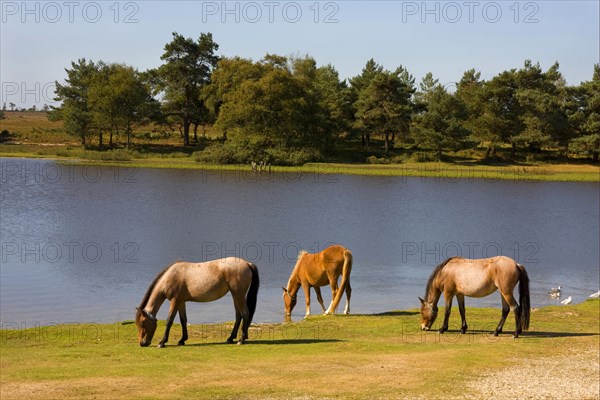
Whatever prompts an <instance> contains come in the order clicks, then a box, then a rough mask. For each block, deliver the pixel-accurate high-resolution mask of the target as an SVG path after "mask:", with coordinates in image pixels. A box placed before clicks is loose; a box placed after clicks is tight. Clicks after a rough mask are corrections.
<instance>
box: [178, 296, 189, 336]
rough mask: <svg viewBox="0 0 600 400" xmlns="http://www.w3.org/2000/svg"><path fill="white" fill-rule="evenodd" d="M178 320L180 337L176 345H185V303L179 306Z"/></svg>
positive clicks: (186, 334) (186, 333) (186, 332)
mask: <svg viewBox="0 0 600 400" xmlns="http://www.w3.org/2000/svg"><path fill="white" fill-rule="evenodd" d="M179 321H180V322H181V333H182V335H181V339H180V340H179V342H177V346H183V345H185V341H186V340H188V331H187V313H186V311H185V303H183V304H182V305H181V306H180V307H179Z"/></svg>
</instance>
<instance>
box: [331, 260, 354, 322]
mask: <svg viewBox="0 0 600 400" xmlns="http://www.w3.org/2000/svg"><path fill="white" fill-rule="evenodd" d="M351 271H352V253H351V252H350V250H344V265H343V266H342V280H341V281H340V287H339V288H338V291H337V293H336V294H335V299H333V300H332V302H331V306H330V307H329V310H327V312H326V314H333V313H335V310H336V309H337V307H338V305H339V304H340V300H341V299H342V296H343V294H344V292H345V291H346V289H347V287H348V281H349V280H350V272H351Z"/></svg>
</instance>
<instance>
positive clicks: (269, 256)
mask: <svg viewBox="0 0 600 400" xmlns="http://www.w3.org/2000/svg"><path fill="white" fill-rule="evenodd" d="M1 168H2V181H1V183H2V190H1V222H2V223H1V226H0V229H1V241H2V248H1V250H2V254H1V261H2V264H1V280H0V297H1V298H0V300H1V301H0V309H1V321H2V323H13V322H18V323H19V324H22V323H25V324H27V325H28V326H31V325H33V324H36V323H52V322H73V321H77V322H112V321H120V320H129V319H132V318H133V314H134V308H135V306H136V305H137V304H138V303H139V301H140V300H141V298H142V296H143V294H144V292H145V290H146V288H147V286H148V285H149V283H150V282H151V281H152V279H153V278H154V276H155V275H156V273H157V272H158V271H160V270H161V269H162V268H163V267H164V266H165V265H168V264H169V263H171V262H173V261H175V260H196V261H204V260H209V259H213V258H218V257H223V256H236V257H242V258H246V259H248V260H250V261H253V262H255V263H256V264H257V265H258V266H259V270H260V274H261V290H260V292H259V306H258V309H257V312H256V317H255V320H256V321H258V322H279V321H282V320H283V303H282V300H281V295H282V291H281V286H284V285H285V284H286V282H287V279H288V277H289V274H290V272H291V270H292V268H293V266H294V263H295V260H296V257H297V254H298V252H299V251H300V250H301V249H305V250H308V251H310V252H315V251H319V250H322V249H323V248H324V247H326V246H327V245H329V244H332V243H340V244H343V245H344V246H346V247H348V248H349V249H351V250H352V252H353V254H354V267H353V270H352V276H351V281H352V287H353V293H352V302H351V305H352V307H351V310H352V312H353V313H357V314H364V313H382V312H386V311H390V310H397V309H407V308H416V307H417V306H418V304H419V303H418V300H417V296H422V295H423V292H424V290H425V289H424V288H425V283H426V281H427V278H428V277H429V274H430V273H431V271H432V270H433V268H434V267H435V265H437V264H438V263H440V262H441V261H443V260H444V259H445V258H447V257H449V256H453V255H462V256H464V257H475V258H479V257H486V256H494V255H498V254H504V255H507V256H510V257H513V258H515V259H516V260H517V261H518V262H520V263H522V264H525V266H526V268H527V270H528V272H529V276H530V278H531V285H532V286H531V288H532V304H533V306H534V307H539V306H543V305H547V304H557V303H558V301H559V300H556V299H551V298H549V297H548V296H547V293H546V292H547V290H548V289H549V288H550V287H555V286H558V285H561V286H562V287H563V295H564V297H568V296H572V297H573V299H574V302H581V301H583V300H584V299H585V298H587V296H588V295H589V294H590V293H593V292H595V291H596V290H598V287H597V286H598V279H599V261H598V260H599V258H600V257H599V250H598V243H599V238H600V233H599V222H598V221H599V215H598V214H599V212H598V206H599V190H598V184H597V183H589V184H588V183H548V182H525V181H495V182H489V181H485V180H479V181H475V180H469V179H451V178H440V179H436V178H429V179H424V178H401V177H359V176H342V175H314V174H288V175H284V174H273V175H261V176H256V175H253V174H251V173H250V171H248V170H246V169H240V170H238V171H178V170H148V169H146V170H142V169H124V168H111V167H91V166H72V165H71V166H61V165H58V164H56V163H53V162H49V161H39V160H22V159H2V160H1ZM248 169H249V168H248ZM323 296H324V298H325V302H328V301H329V300H330V297H331V293H330V291H329V289H324V290H323ZM315 300H316V299H315ZM303 302H304V298H303V295H302V294H301V295H300V296H299V300H298V306H297V307H296V308H295V309H294V313H293V318H294V319H298V318H302V316H303V314H304V305H303ZM467 305H471V306H473V305H475V306H492V307H500V297H499V294H493V295H492V296H489V297H487V298H484V299H469V298H468V299H467ZM315 306H316V307H315ZM166 309H167V307H163V309H162V310H161V312H160V313H159V317H161V318H163V317H164V316H166ZM319 309H320V307H319V305H318V303H316V301H315V302H313V307H312V312H313V314H315V313H318V312H319ZM188 318H189V319H190V322H192V323H201V322H222V321H230V320H233V319H234V315H233V305H232V301H231V297H230V296H229V295H228V296H226V298H224V299H222V300H219V301H217V302H214V303H209V304H197V305H194V304H190V305H189V306H188Z"/></svg>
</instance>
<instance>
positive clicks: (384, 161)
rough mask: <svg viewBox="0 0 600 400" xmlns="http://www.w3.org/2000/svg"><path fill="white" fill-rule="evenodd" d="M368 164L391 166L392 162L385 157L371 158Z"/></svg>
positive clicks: (368, 159)
mask: <svg viewBox="0 0 600 400" xmlns="http://www.w3.org/2000/svg"><path fill="white" fill-rule="evenodd" d="M366 162H367V164H389V163H390V160H388V159H387V158H385V157H377V156H369V157H367V159H366Z"/></svg>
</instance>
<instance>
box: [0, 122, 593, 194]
mask: <svg viewBox="0 0 600 400" xmlns="http://www.w3.org/2000/svg"><path fill="white" fill-rule="evenodd" d="M0 130H1V131H4V132H7V134H6V135H4V134H3V135H2V136H0V156H1V157H24V158H46V159H55V160H58V161H60V162H62V163H69V162H76V163H87V164H91V165H101V166H113V167H116V166H118V167H134V168H182V169H201V170H213V171H214V170H220V171H245V172H249V171H250V166H249V165H209V164H202V163H200V162H198V155H199V154H201V153H200V152H201V151H202V149H203V148H204V145H205V144H206V143H208V142H210V141H212V140H216V135H215V134H214V133H213V132H212V131H211V130H210V129H209V130H208V133H207V138H206V139H201V140H200V141H201V142H202V143H198V144H196V145H195V146H187V147H184V146H181V144H180V138H179V137H178V134H177V133H173V132H163V131H161V130H159V129H158V128H157V127H154V126H144V127H138V128H137V130H136V131H134V134H133V139H132V150H126V149H124V148H123V145H122V143H116V146H117V147H118V148H116V149H114V150H106V149H103V150H99V149H93V148H92V149H83V148H82V147H81V145H80V143H78V142H77V141H76V140H74V138H73V137H71V136H68V135H67V134H66V133H65V132H64V129H63V127H62V122H52V121H48V119H47V117H46V114H45V113H41V112H7V118H6V119H4V120H0ZM116 139H121V140H122V138H121V137H119V138H116ZM116 139H115V140H116ZM382 146H383V145H382V143H381V142H380V140H378V139H375V138H374V139H373V145H372V147H371V149H365V148H364V147H362V145H361V143H360V141H358V140H354V141H352V140H349V141H345V142H343V143H341V144H340V145H339V146H338V148H337V154H336V155H335V157H332V158H331V159H328V160H327V162H325V163H311V164H306V165H303V166H300V167H273V168H272V171H273V172H275V173H319V174H352V175H372V176H421V177H431V178H435V179H438V180H454V179H470V180H473V179H490V180H491V179H504V180H536V181H540V180H543V181H588V182H590V181H591V182H598V181H600V166H598V165H597V164H593V163H591V161H590V160H585V159H570V160H569V161H568V162H567V161H565V160H562V161H560V160H557V159H555V158H553V157H554V156H553V155H552V154H554V153H552V152H550V153H549V154H546V155H544V154H539V155H536V156H535V157H534V156H528V157H524V156H523V155H521V158H520V159H518V160H519V161H512V160H511V158H510V155H509V153H510V149H507V148H499V149H498V153H499V156H498V159H496V160H495V161H493V160H485V159H484V157H485V149H478V150H464V151H457V152H451V153H447V154H445V155H444V161H443V162H434V161H427V160H431V159H432V158H431V157H430V155H429V154H428V153H423V152H414V151H413V150H410V149H409V148H401V147H399V148H397V149H394V150H393V151H392V153H391V154H387V155H386V154H384V152H383V150H382ZM416 156H417V157H416ZM420 157H421V158H423V159H421V158H420Z"/></svg>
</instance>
